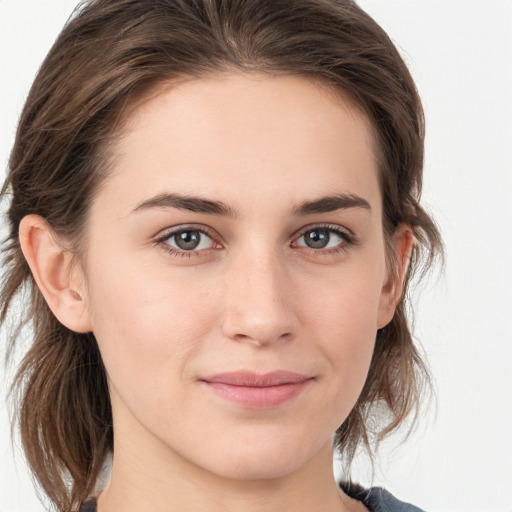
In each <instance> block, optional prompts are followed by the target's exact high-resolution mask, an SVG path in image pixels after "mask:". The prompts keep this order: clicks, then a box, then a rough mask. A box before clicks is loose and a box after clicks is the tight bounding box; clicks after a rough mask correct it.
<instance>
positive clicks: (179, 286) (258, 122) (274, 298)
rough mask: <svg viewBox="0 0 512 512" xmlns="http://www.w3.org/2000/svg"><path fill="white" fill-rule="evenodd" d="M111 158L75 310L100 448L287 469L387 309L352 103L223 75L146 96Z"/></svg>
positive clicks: (373, 175) (362, 362) (275, 471)
mask: <svg viewBox="0 0 512 512" xmlns="http://www.w3.org/2000/svg"><path fill="white" fill-rule="evenodd" d="M114 157H115V159H114V164H113V170H112V173H111V175H110V177H109V179H108V180H107V181H106V183H105V184H104V186H103V187H102V188H101V189H100V190H99V192H98V194H97V196H96V197H95V199H94V201H93V204H92V206H91V211H90V218H89V225H88V233H87V253H86V259H85V274H86V276H85V277H86V282H87V290H86V292H85V294H86V297H87V298H86V306H87V310H86V313H85V314H87V315H89V317H90V323H91V326H92V330H93V332H94V335H95V336H96V338H97V340H98V344H99V347H100V350H101V353H102V357H103V360H104V364H105V367H106V370H107V373H108V377H109V383H110V388H111V397H112V405H113V413H114V423H115V429H116V430H115V431H116V450H117V446H118V445H119V446H121V445H122V444H123V443H124V444H125V445H126V446H128V445H130V446H131V449H132V450H141V451H143V452H144V453H146V454H148V453H153V454H158V456H159V457H160V456H161V457H164V456H165V457H166V458H167V459H168V460H175V461H176V460H181V461H186V463H187V464H190V465H193V466H195V467H199V468H202V469H203V470H206V471H208V472H211V473H215V474H217V475H221V476H225V477H230V478H237V479H252V478H272V477H278V476H283V475H286V474H289V473H292V472H294V471H296V470H298V469H299V468H301V467H303V466H304V465H306V464H307V463H308V462H309V461H312V460H314V458H315V457H316V456H317V454H319V453H320V452H321V451H322V450H324V449H325V447H326V446H329V445H330V442H331V436H332V434H333V432H334V431H335V429H336V428H337V427H338V426H339V425H340V424H341V423H342V422H343V421H344V419H345V418H346V416H347V415H348V413H349V412H350V410H351V409H352V407H353V406H354V404H355V402H356V400H357V397H358V395H359V393H360V391H361V389H362V386H363V384H364V381H365V378H366V375H367V372H368V368H369V363H370V359H371V355H372V350H373V346H374V341H375V335H376V331H377V329H378V328H379V327H382V326H383V325H385V324H386V323H387V322H388V321H389V320H390V315H391V314H392V312H391V313H390V309H389V307H388V305H389V304H388V303H389V293H388V291H387V290H388V288H389V279H388V272H387V269H386V260H385V252H384V240H383V234H382V212H381V196H380V191H379V186H378V176H377V165H376V159H375V154H374V150H373V141H372V136H371V129H370V128H369V125H368V123H367V121H366V119H365V118H364V116H363V115H362V114H360V113H359V111H358V110H357V109H356V108H354V107H353V106H352V105H351V104H350V103H349V102H348V101H345V100H343V99H342V98H339V97H335V96H334V94H333V93H332V92H328V91H327V90H326V89H324V88H322V87H321V86H320V85H318V84H316V83H314V82H311V81H309V80H307V79H305V78H299V77H293V76H280V77H272V78H269V77H263V76H259V75H251V76H247V75H237V74H226V75H221V76H218V77H215V78H208V79H201V80H196V81H191V82H188V83H184V84H181V85H179V86H176V87H170V88H169V89H168V90H164V91H162V92H161V93H160V94H158V95H157V96H155V97H153V98H152V99H150V100H148V101H147V102H146V103H144V104H143V105H142V106H140V108H138V110H137V111H136V112H135V113H134V114H133V115H132V116H131V118H130V119H129V121H128V122H127V124H126V126H125V130H124V131H123V134H122V136H121V138H120V140H119V144H117V145H116V147H115V155H114Z"/></svg>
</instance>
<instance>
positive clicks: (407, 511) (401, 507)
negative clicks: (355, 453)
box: [340, 482, 424, 512]
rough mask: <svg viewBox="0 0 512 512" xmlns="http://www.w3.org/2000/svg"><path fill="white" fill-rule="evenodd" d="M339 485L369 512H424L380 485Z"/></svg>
mask: <svg viewBox="0 0 512 512" xmlns="http://www.w3.org/2000/svg"><path fill="white" fill-rule="evenodd" d="M340 487H341V488H342V489H343V491H344V492H345V493H346V494H348V495H349V496H350V497H351V498H354V499H356V500H358V501H361V502H362V503H363V505H364V506H365V507H366V508H367V509H368V510H369V511H370V512H424V511H423V510H422V509H421V508H418V507H415V506H414V505H410V504H409V503H404V502H403V501H400V500H398V499H396V498H395V497H394V496H393V495H392V494H391V493H390V492H388V491H386V489H383V488H382V487H372V488H370V489H364V488H363V487H361V486H360V485H357V484H347V483H344V482H342V483H341V484H340Z"/></svg>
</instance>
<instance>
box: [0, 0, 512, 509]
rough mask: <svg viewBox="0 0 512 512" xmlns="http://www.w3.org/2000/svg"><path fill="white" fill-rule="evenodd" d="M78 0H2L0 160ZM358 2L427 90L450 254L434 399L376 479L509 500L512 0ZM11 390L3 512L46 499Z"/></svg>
mask: <svg viewBox="0 0 512 512" xmlns="http://www.w3.org/2000/svg"><path fill="white" fill-rule="evenodd" d="M76 3H77V2H76V1H75V0H0V167H1V171H0V172H3V171H4V170H5V168H6V166H7V157H8V152H9V149H10V146H11V145H12V142H13V138H14V130H15V125H16V121H17V117H18V115H19V112H20V110H21V108H22V104H23V101H24V98H25V96H26V94H27V92H28V88H29V86H30V83H31V81H32V79H33V77H34V74H35V72H36V70H37V68H38V66H39V64H40V63H41V61H42V59H43V58H44V56H45V54H46V52H47V51H48V49H49V47H50V45H51V44H52V42H53V40H54V39H55V37H56V36H57V34H58V32H59V30H60V28H61V27H62V25H63V24H64V22H65V20H66V19H67V17H68V16H69V15H70V13H71V12H72V9H73V7H74V6H75V4H76ZM360 4H361V6H362V7H364V8H366V9H367V10H368V12H369V13H370V14H371V15H372V16H374V17H375V19H376V20H377V21H378V22H379V23H380V24H381V25H382V26H383V27H384V28H385V29H386V30H387V31H388V33H389V34H390V35H391V37H392V39H393V40H394V41H395V43H396V44H397V45H398V47H399V48H400V50H401V51H402V53H403V55H404V57H405V59H406V61H407V62H408V64H409V65H410V67H411V69H412V72H413V75H414V77H415V79H416V81H417V85H418V88H419V90H420V94H421V96H422V98H423V101H424V105H425V110H426V117H427V151H426V168H425V190H424V199H425V204H426V206H427V208H428V209H429V210H430V211H432V212H433V213H434V215H435V217H436V218H437V221H438V223H439V225H440V227H441V230H442V233H443V235H444V239H445V242H446V247H447V255H448V259H447V266H446V269H445V271H444V274H443V275H441V276H440V277H437V278H434V279H432V280H431V281H430V282H429V284H428V285H427V286H425V287H423V288H422V289H421V290H420V291H419V292H418V293H417V295H418V308H417V316H416V318H417V325H416V333H417V336H418V338H419V339H420V340H421V341H422V343H423V346H424V349H425V351H426V352H427V355H428V357H429V359H430V363H431V367H432V371H433V373H434V376H435V379H436V385H437V395H438V405H437V410H433V411H432V413H431V414H430V416H427V417H425V418H424V422H423V423H424V426H423V427H422V428H421V429H420V430H419V431H418V432H417V433H416V434H415V435H414V436H413V437H412V438H411V439H410V440H409V441H408V442H407V443H406V444H404V445H403V446H400V447H397V446H396V444H395V445H386V447H385V449H384V450H383V453H382V455H383V456H382V460H381V470H380V471H379V472H377V474H376V476H375V479H374V483H375V484H382V485H384V486H386V487H387V488H388V489H390V490H391V491H392V492H393V493H395V494H396V495H397V496H399V497H400V498H402V499H404V500H408V501H410V502H412V503H415V504H417V505H419V506H421V507H422V508H424V509H425V510H427V511H429V512H512V495H511V494H512V440H511V438H512V431H511V425H512V379H511V373H512V334H511V333H512V325H511V317H512V270H511V267H512V207H511V203H512V156H511V153H512V1H511V0H501V1H498V0H495V1H492V0H480V1H476V0H475V1H471V0H465V1H462V0H461V1H456V0H442V1H441V0H439V1H436V0H364V1H363V0H361V1H360ZM3 341H4V342H5V340H3ZM4 380H5V377H4V374H3V370H2V373H0V382H3V381H4ZM2 391H3V393H4V395H5V390H2ZM4 395H3V396H4ZM3 396H2V401H1V402H0V403H1V409H0V512H21V511H40V510H43V507H42V506H41V505H40V504H39V503H38V501H37V499H36V498H35V494H34V491H33V490H32V484H31V482H30V478H29V477H28V473H27V470H26V468H25V467H24V465H23V463H22V458H21V456H20V454H19V453H17V455H16V457H15V458H13V455H12V450H11V446H10V441H9V427H8V421H7V413H6V407H5V405H4V400H3ZM15 460H16V462H15ZM362 468H364V466H362ZM360 474H361V478H363V479H364V478H365V474H366V473H365V471H364V469H361V470H360Z"/></svg>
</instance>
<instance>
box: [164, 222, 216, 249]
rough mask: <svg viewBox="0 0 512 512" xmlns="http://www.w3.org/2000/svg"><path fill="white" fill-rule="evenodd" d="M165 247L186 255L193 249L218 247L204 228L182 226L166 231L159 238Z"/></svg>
mask: <svg viewBox="0 0 512 512" xmlns="http://www.w3.org/2000/svg"><path fill="white" fill-rule="evenodd" d="M157 242H158V243H160V244H162V246H163V248H164V249H165V250H166V251H168V252H170V253H173V254H180V255H184V254H187V253H189V255H190V253H192V252H193V251H196V252H197V251H203V250H207V249H216V248H218V247H219V244H218V243H216V242H215V241H214V240H213V239H212V238H211V237H210V236H209V235H208V234H207V233H206V231H205V230H203V229H197V228H196V229H192V228H181V229H178V230H174V231H171V232H167V233H165V235H163V236H161V237H160V238H159V239H158V240H157Z"/></svg>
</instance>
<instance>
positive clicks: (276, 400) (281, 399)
mask: <svg viewBox="0 0 512 512" xmlns="http://www.w3.org/2000/svg"><path fill="white" fill-rule="evenodd" d="M311 380H312V377H309V376H307V375H302V374H299V373H294V372H288V371H282V370H278V371H274V372H271V373H266V374H257V373H254V372H249V371H241V372H230V373H221V374H217V375H212V376H209V377H206V378H204V379H201V382H203V383H204V385H205V386H206V387H207V388H208V389H209V390H211V391H213V392H214V393H215V394H216V395H218V396H221V397H222V398H225V399H227V400H230V401H231V402H235V403H237V404H238V405H240V406H243V407H249V408H272V407H277V406H279V405H282V404H284V403H285V402H288V401H290V400H292V399H293V398H295V397H296V396H298V395H299V394H301V393H302V392H303V391H304V390H305V388H306V387H307V386H308V385H309V383H310V382H311Z"/></svg>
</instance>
